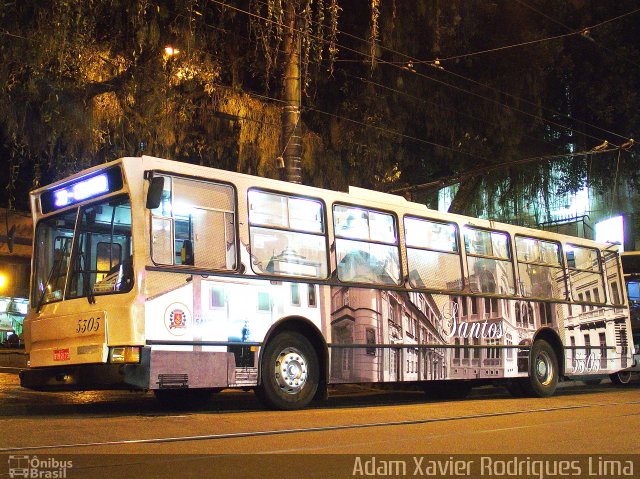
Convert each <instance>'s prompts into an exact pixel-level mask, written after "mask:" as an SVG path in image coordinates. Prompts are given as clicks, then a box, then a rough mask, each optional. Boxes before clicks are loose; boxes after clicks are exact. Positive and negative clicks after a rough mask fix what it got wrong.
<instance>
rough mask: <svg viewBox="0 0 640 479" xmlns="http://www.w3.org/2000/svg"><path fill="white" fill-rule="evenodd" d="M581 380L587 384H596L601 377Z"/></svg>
mask: <svg viewBox="0 0 640 479" xmlns="http://www.w3.org/2000/svg"><path fill="white" fill-rule="evenodd" d="M582 382H583V383H585V384H586V385H587V386H597V385H598V384H600V383H601V382H602V379H601V378H598V379H585V380H584V381H582Z"/></svg>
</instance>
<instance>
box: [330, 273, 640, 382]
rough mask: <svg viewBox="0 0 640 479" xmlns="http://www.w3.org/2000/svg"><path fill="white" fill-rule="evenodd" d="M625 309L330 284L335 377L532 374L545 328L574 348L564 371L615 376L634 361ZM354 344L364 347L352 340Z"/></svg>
mask: <svg viewBox="0 0 640 479" xmlns="http://www.w3.org/2000/svg"><path fill="white" fill-rule="evenodd" d="M625 311H626V310H625V309H624V308H612V307H607V306H602V307H587V306H585V307H584V308H582V307H581V306H575V305H573V306H571V307H570V306H569V305H567V304H560V303H553V302H542V301H531V300H517V301H516V300H507V299H499V298H491V297H471V296H468V297H464V296H448V295H432V294H428V293H419V292H409V293H407V292H397V291H384V290H380V289H373V288H353V287H346V286H345V287H332V288H331V343H332V344H331V376H330V380H331V382H332V383H340V382H343V383H344V382H397V381H424V380H443V379H483V380H487V379H500V378H513V377H526V376H527V374H528V370H529V348H530V346H531V344H532V342H533V339H534V337H535V335H536V334H537V332H538V331H539V330H540V329H541V328H550V329H552V330H554V331H555V332H556V333H557V334H558V336H559V337H560V339H561V341H562V342H563V344H565V345H568V346H571V345H573V346H575V348H571V347H570V348H567V349H565V357H564V360H565V361H564V364H565V373H567V374H568V375H588V374H609V373H611V372H615V371H618V370H620V369H623V368H625V367H629V366H631V348H630V347H628V346H625V344H628V341H629V338H628V337H627V333H626V331H627V330H628V329H627V328H628V325H627V324H626V323H627V322H628V320H627V318H626V316H625ZM572 337H573V338H574V339H573V340H572V339H571V338H572ZM341 344H344V345H345V346H340V345H341ZM354 344H355V345H358V346H360V347H348V346H346V345H354ZM376 345H386V346H384V347H383V346H380V347H376ZM424 345H429V347H427V346H424ZM431 346H432V347H431ZM439 346H441V347H439ZM464 346H469V347H468V348H465V347H464ZM474 346H475V347H474ZM495 346H500V347H499V348H498V347H495ZM585 346H586V347H585ZM589 346H590V347H591V348H589Z"/></svg>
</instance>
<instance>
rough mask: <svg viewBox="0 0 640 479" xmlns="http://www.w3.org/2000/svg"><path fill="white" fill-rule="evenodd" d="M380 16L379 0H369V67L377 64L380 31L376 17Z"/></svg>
mask: <svg viewBox="0 0 640 479" xmlns="http://www.w3.org/2000/svg"><path fill="white" fill-rule="evenodd" d="M379 17H380V0H371V36H370V37H369V46H370V48H371V52H370V54H371V69H372V70H373V69H374V68H375V67H376V65H377V57H376V55H377V49H378V41H379V36H380V31H379V28H378V19H379Z"/></svg>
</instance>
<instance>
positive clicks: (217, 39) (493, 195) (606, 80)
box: [0, 0, 640, 214]
mask: <svg viewBox="0 0 640 479" xmlns="http://www.w3.org/2000/svg"><path fill="white" fill-rule="evenodd" d="M288 1H294V2H296V12H297V15H298V16H299V23H298V25H299V33H300V35H301V39H302V42H301V54H302V65H303V70H304V71H305V74H304V78H305V87H306V88H305V93H304V97H303V115H302V123H303V124H302V125H301V128H302V131H303V145H304V148H303V149H304V153H303V168H304V176H305V182H306V183H308V184H313V185H316V186H324V187H330V188H344V187H346V185H348V184H354V185H360V186H366V187H372V188H378V189H392V188H395V187H401V186H405V185H412V184H418V183H424V182H430V181H434V180H437V179H439V178H442V177H450V176H463V177H464V174H465V172H468V171H470V170H472V169H475V168H477V167H479V166H485V165H491V164H502V163H506V162H510V161H516V160H519V159H522V158H527V157H537V156H546V155H564V154H567V157H566V158H565V159H562V158H561V159H559V160H555V162H554V163H551V162H539V163H532V164H527V165H523V166H516V165H513V166H512V167H508V168H507V167H504V168H501V169H499V170H497V171H495V170H494V171H493V172H492V173H491V174H489V175H485V176H481V177H475V178H468V179H465V180H464V181H462V183H461V185H460V188H459V190H458V198H456V201H455V208H456V209H457V210H458V211H464V212H469V213H472V214H473V213H477V212H479V211H481V210H482V209H483V208H486V206H487V203H488V201H487V200H488V199H491V200H492V201H491V202H490V204H492V205H497V206H498V207H499V206H501V205H502V206H505V207H508V206H509V205H516V203H517V201H516V200H521V199H522V198H527V197H531V198H534V197H536V196H537V195H539V194H540V192H544V193H545V194H546V192H547V190H548V189H549V184H550V179H551V177H552V175H555V176H557V175H560V184H562V185H563V187H564V188H565V189H566V190H567V191H573V190H576V189H578V188H580V187H581V186H582V185H584V184H585V182H586V181H589V184H590V185H593V186H596V187H599V188H602V189H605V188H607V187H608V186H610V183H611V178H612V177H616V176H618V177H620V178H629V179H630V180H632V181H637V180H638V177H637V175H638V173H637V168H636V164H637V157H636V155H635V153H634V152H633V150H631V152H626V151H623V152H622V153H621V154H620V156H619V157H618V154H617V152H613V153H611V154H606V155H599V156H597V157H596V156H593V157H591V156H582V157H581V156H578V157H569V156H568V153H571V152H577V151H587V150H590V149H591V148H593V147H594V146H596V145H598V144H599V143H601V142H602V141H604V140H608V141H609V142H610V143H611V144H615V145H620V144H622V143H624V141H625V139H628V138H631V137H633V136H634V134H635V132H636V130H637V127H638V122H639V119H640V118H639V116H638V115H639V113H638V112H639V111H640V108H638V107H639V103H640V98H639V96H638V92H637V85H638V84H639V79H640V78H639V76H640V51H639V50H638V48H637V42H636V39H637V37H638V34H639V33H640V22H639V21H638V18H637V17H636V16H628V17H625V18H621V19H619V20H617V21H613V22H609V23H606V24H603V25H601V26H598V27H596V28H593V29H591V30H590V31H589V32H588V33H586V32H585V33H584V34H583V35H576V34H571V33H572V32H573V33H575V32H581V31H583V30H584V29H585V28H586V27H590V26H593V25H596V24H598V23H600V22H603V21H605V20H607V19H610V18H613V17H616V16H618V15H622V14H625V13H627V12H630V11H632V10H634V9H635V8H637V4H636V3H635V2H633V1H631V0H621V1H618V2H601V1H597V0H573V1H569V2H557V1H554V0H522V1H512V0H496V1H493V2H486V1H481V0H473V1H468V0H450V1H445V0H416V1H413V2H400V1H398V0H350V1H348V2H347V1H344V0H238V1H235V2H222V1H212V0H154V1H152V0H84V1H80V0H39V1H35V0H23V1H20V2H9V1H5V2H2V6H1V7H0V35H1V36H2V38H3V41H2V43H1V44H0V84H1V85H2V89H1V90H0V95H1V97H0V139H1V140H2V142H1V143H2V146H1V147H0V154H2V157H3V158H4V159H5V161H4V162H3V164H2V167H3V173H5V174H3V177H4V178H6V179H7V180H6V181H7V183H6V187H5V189H4V199H5V201H10V202H11V204H12V205H18V206H22V207H25V206H26V198H25V195H22V194H18V192H21V191H24V190H25V189H27V188H29V187H31V186H33V185H34V184H38V183H45V182H49V181H51V180H54V179H57V178H60V177H62V176H64V175H67V174H69V173H70V172H72V171H77V170H79V169H81V168H83V167H86V166H89V165H93V164H97V163H100V162H104V161H108V160H111V159H114V158H117V157H120V156H132V155H139V154H141V153H144V154H150V155H156V156H161V157H169V158H172V159H176V160H179V161H186V162H191V163H199V164H203V165H208V166H214V167H218V168H222V169H228V170H235V171H242V172H247V173H254V174H260V175H263V176H271V177H276V176H277V175H278V172H277V167H278V165H277V161H276V158H277V157H278V156H280V154H281V153H282V149H283V146H284V145H283V144H282V142H283V140H282V139H281V117H280V111H281V110H280V107H281V103H280V102H279V98H280V93H281V88H282V81H281V67H282V56H281V55H282V52H281V47H280V39H281V36H282V29H281V26H282V12H283V5H285V4H286V2H288ZM225 4H228V5H230V7H229V6H225ZM565 34H566V36H562V35H565ZM561 36H562V37H561ZM549 37H558V38H556V39H554V40H549V41H544V42H538V40H539V39H543V38H549ZM527 42H534V43H530V44H529V45H526V46H521V47H518V48H510V49H503V50H497V51H493V52H491V53H484V54H473V55H469V54H470V53H474V52H480V51H485V50H493V49H496V48H500V47H503V46H505V45H513V44H518V43H527ZM169 45H170V46H173V47H174V48H175V49H178V50H179V53H178V54H175V55H167V54H166V53H165V47H166V46H169ZM436 60H437V62H436ZM618 135H620V136H618ZM554 165H555V166H554ZM552 166H554V169H553V171H552ZM480 192H483V193H482V194H480Z"/></svg>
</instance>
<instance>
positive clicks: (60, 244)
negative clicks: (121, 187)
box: [32, 196, 133, 307]
mask: <svg viewBox="0 0 640 479" xmlns="http://www.w3.org/2000/svg"><path fill="white" fill-rule="evenodd" d="M35 237H36V247H35V255H36V256H35V257H36V268H35V274H34V285H33V286H34V287H33V288H32V291H33V292H34V293H33V297H32V304H33V305H34V306H35V307H38V306H41V305H42V304H46V303H51V302H55V301H61V300H63V299H73V298H80V297H88V298H89V299H91V298H93V296H94V295H99V294H110V293H121V292H126V291H130V290H131V288H132V287H133V264H132V260H131V254H132V244H131V205H130V202H129V199H128V198H127V197H123V196H119V197H116V198H110V199H108V200H104V201H101V202H98V203H93V204H91V205H87V206H83V207H81V208H80V209H79V211H78V209H72V210H68V211H65V212H63V213H60V214H58V215H55V216H52V217H49V218H46V219H44V220H42V221H40V222H39V223H38V226H37V228H36V235H35Z"/></svg>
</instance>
